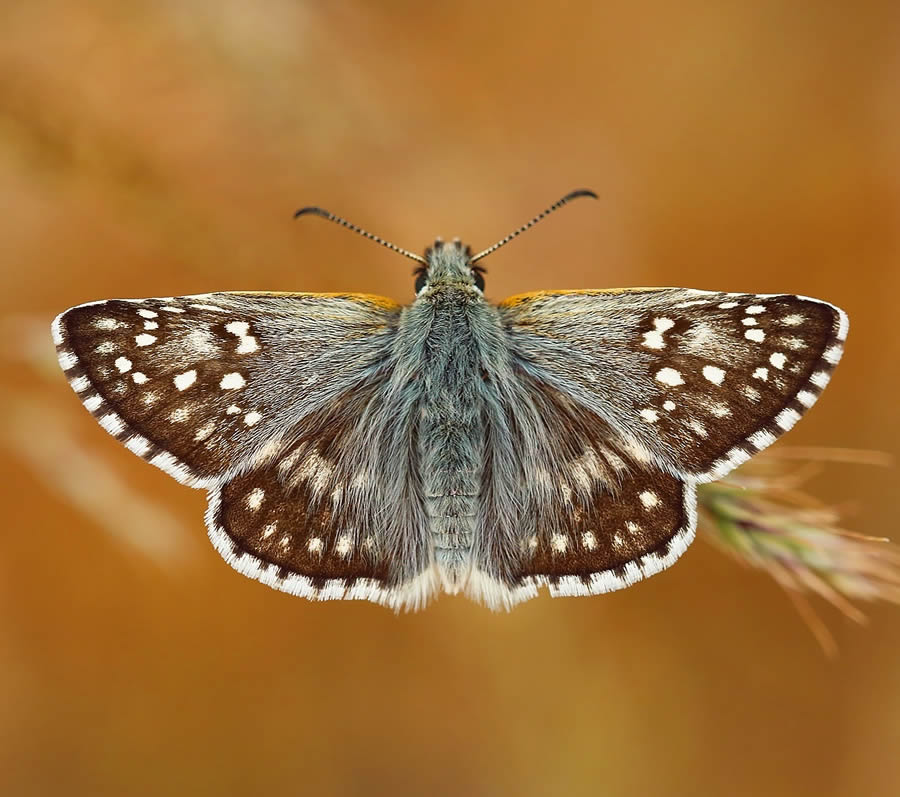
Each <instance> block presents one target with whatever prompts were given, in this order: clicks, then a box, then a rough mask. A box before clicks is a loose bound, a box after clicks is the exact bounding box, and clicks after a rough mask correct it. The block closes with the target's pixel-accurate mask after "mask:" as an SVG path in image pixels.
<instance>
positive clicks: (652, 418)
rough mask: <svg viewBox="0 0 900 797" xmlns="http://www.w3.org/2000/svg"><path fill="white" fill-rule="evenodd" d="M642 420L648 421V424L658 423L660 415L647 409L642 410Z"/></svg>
mask: <svg viewBox="0 0 900 797" xmlns="http://www.w3.org/2000/svg"><path fill="white" fill-rule="evenodd" d="M641 418H643V419H644V420H645V421H647V423H656V422H657V421H658V420H659V413H658V412H657V411H656V410H652V409H650V408H649V407H646V408H644V409H642V410H641Z"/></svg>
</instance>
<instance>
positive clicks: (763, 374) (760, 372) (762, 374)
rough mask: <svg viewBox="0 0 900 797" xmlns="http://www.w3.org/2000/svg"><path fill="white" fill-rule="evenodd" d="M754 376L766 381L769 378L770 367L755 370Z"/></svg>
mask: <svg viewBox="0 0 900 797" xmlns="http://www.w3.org/2000/svg"><path fill="white" fill-rule="evenodd" d="M753 378H754V379H761V380H762V381H763V382H765V381H766V380H767V379H768V378H769V369H768V368H757V369H756V370H755V371H754V372H753Z"/></svg>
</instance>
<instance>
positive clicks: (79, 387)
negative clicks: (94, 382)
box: [69, 376, 91, 393]
mask: <svg viewBox="0 0 900 797" xmlns="http://www.w3.org/2000/svg"><path fill="white" fill-rule="evenodd" d="M69 384H70V385H72V390H74V391H75V392H76V393H84V391H85V390H87V389H88V388H89V387H90V386H91V382H90V380H89V379H88V378H87V377H86V376H79V377H78V378H77V379H73V380H72V381H71V382H70V383H69Z"/></svg>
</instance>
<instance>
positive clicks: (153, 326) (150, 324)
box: [144, 321, 159, 329]
mask: <svg viewBox="0 0 900 797" xmlns="http://www.w3.org/2000/svg"><path fill="white" fill-rule="evenodd" d="M144 329H159V324H157V323H156V321H145V322H144Z"/></svg>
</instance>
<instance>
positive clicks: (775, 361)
mask: <svg viewBox="0 0 900 797" xmlns="http://www.w3.org/2000/svg"><path fill="white" fill-rule="evenodd" d="M769 362H770V363H772V365H774V366H775V367H776V368H777V369H778V370H779V371H780V370H781V369H782V368H784V364H785V363H786V362H787V357H785V356H784V355H783V354H782V353H781V352H780V351H776V352H775V353H774V354H773V355H772V356H771V357H769Z"/></svg>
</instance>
